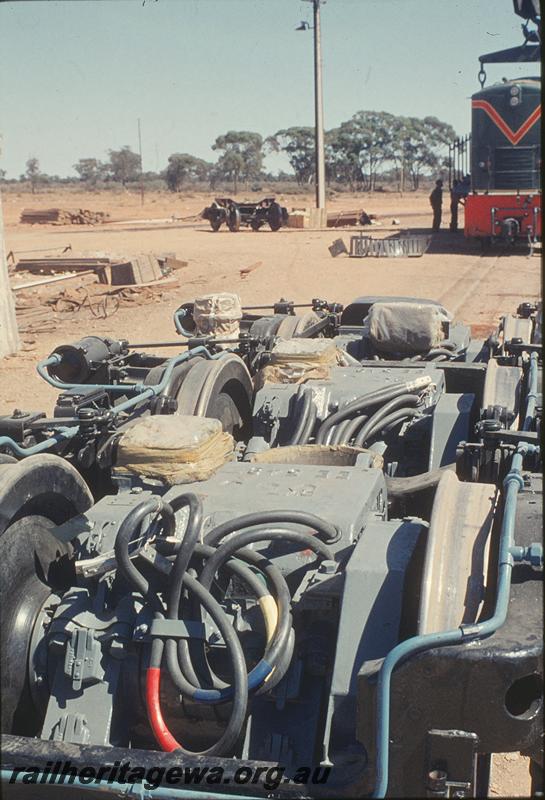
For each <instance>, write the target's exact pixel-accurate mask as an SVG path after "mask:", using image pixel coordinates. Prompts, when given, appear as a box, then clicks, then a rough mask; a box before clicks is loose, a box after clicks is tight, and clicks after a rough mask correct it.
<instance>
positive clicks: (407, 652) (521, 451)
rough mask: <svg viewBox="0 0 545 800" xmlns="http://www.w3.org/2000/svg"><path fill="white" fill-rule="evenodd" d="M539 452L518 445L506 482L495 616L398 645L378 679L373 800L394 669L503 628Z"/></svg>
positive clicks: (379, 789)
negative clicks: (528, 481) (531, 463)
mask: <svg viewBox="0 0 545 800" xmlns="http://www.w3.org/2000/svg"><path fill="white" fill-rule="evenodd" d="M538 451H539V448H537V447H534V446H532V445H527V444H519V445H518V447H517V451H516V453H515V454H514V455H513V459H512V461H511V470H510V471H509V474H508V475H507V477H506V478H505V481H504V484H503V486H504V505H503V519H502V524H501V530H500V540H499V557H498V578H497V590H496V605H495V609H494V614H493V616H492V617H490V618H489V619H487V620H485V621H484V622H477V623H474V624H462V625H460V626H459V627H458V628H455V629H454V630H450V631H443V632H440V633H427V634H423V635H421V636H413V637H412V638H411V639H406V640H405V641H403V642H400V643H399V644H397V645H396V646H395V647H394V648H393V649H392V650H390V652H389V653H388V655H387V656H386V658H385V659H384V661H383V662H382V666H381V668H380V671H379V675H378V685H377V729H376V748H377V757H376V765H377V766H376V781H375V788H374V791H373V794H372V795H371V796H372V797H385V796H386V792H387V790H388V770H389V747H390V685H391V678H392V673H393V671H394V669H395V668H396V667H397V666H398V664H399V663H400V662H401V661H404V660H405V659H407V658H408V657H409V656H412V655H414V654H415V653H419V652H422V651H423V650H431V649H432V648H435V647H445V646H447V645H452V644H460V643H462V642H469V641H475V640H479V639H484V638H485V637H486V636H491V635H492V634H494V633H495V632H496V631H497V630H498V628H500V627H501V626H502V625H503V624H504V622H505V620H506V618H507V612H508V610H509V593H510V587H511V572H512V569H513V561H514V559H513V556H512V554H511V552H510V551H511V548H512V547H513V546H514V533H515V514H516V510H517V495H518V492H519V491H521V490H522V489H523V488H524V480H523V478H522V475H521V471H522V462H523V458H524V455H526V453H535V452H538Z"/></svg>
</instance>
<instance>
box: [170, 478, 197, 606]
mask: <svg viewBox="0 0 545 800" xmlns="http://www.w3.org/2000/svg"><path fill="white" fill-rule="evenodd" d="M185 506H189V516H188V520H187V527H186V529H185V533H184V538H183V540H182V543H181V545H180V548H179V549H178V552H177V554H176V558H175V560H174V564H173V566H172V569H171V571H170V574H169V576H168V594H167V616H168V619H178V611H179V608H180V597H181V594H182V582H183V577H184V575H185V573H186V572H187V568H188V566H189V562H190V561H191V556H192V555H193V550H194V549H195V545H196V544H197V542H198V539H199V534H200V532H201V526H202V503H201V501H200V499H199V498H198V497H197V495H196V494H194V493H193V492H187V493H184V494H180V495H178V496H177V497H174V498H173V499H172V500H171V501H170V507H171V508H172V510H173V511H174V512H176V511H178V510H179V509H180V508H184V507H185Z"/></svg>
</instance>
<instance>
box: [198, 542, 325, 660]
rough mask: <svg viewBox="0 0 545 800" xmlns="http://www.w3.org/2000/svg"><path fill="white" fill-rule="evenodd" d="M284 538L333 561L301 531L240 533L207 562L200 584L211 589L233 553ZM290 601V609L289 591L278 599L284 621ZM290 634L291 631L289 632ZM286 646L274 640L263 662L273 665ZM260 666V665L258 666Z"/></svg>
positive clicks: (323, 548) (225, 543)
mask: <svg viewBox="0 0 545 800" xmlns="http://www.w3.org/2000/svg"><path fill="white" fill-rule="evenodd" d="M280 537H281V538H282V540H283V541H285V540H286V539H287V540H290V541H293V542H296V543H298V544H301V545H304V546H305V547H306V548H309V549H311V550H313V551H314V552H315V553H316V555H317V556H319V557H320V556H321V557H322V559H326V560H328V561H333V554H332V552H331V551H330V550H329V548H328V547H326V546H325V545H324V544H323V542H321V541H320V540H319V539H317V538H316V537H315V536H311V535H310V534H308V533H301V532H299V531H290V532H282V533H277V534H275V533H273V532H271V531H263V532H255V533H254V532H252V531H250V532H248V533H239V534H237V536H234V537H232V538H231V539H229V541H227V542H224V544H222V545H221V546H220V547H218V549H217V550H216V552H215V554H214V555H213V556H212V557H211V558H210V559H209V560H208V561H207V563H206V565H205V567H204V569H203V571H202V573H201V575H200V578H199V580H200V582H201V583H202V585H203V586H205V587H206V588H209V587H210V586H211V584H212V581H213V579H214V575H215V574H216V572H217V571H218V570H219V568H220V567H221V565H222V563H223V562H224V561H225V560H226V559H228V558H229V557H230V556H231V555H232V553H234V552H235V551H237V550H239V549H240V548H242V547H244V546H246V545H248V544H254V543H256V542H263V541H270V540H271V539H276V538H280ZM286 599H287V600H288V607H289V602H290V600H291V598H290V596H289V591H288V594H287V598H285V597H283V596H280V597H278V598H277V600H278V614H279V617H280V618H281V619H282V618H283V616H284V602H285V600H286ZM288 633H289V631H288ZM283 644H284V642H283V641H281V638H280V636H279V637H278V638H277V637H276V636H275V638H274V639H273V641H272V642H271V644H270V646H269V647H268V648H267V650H266V651H265V656H264V658H263V661H266V662H267V663H269V664H270V663H272V662H273V661H274V659H276V658H277V656H278V654H279V652H280V649H281V647H282V645H283ZM258 666H259V665H258ZM256 670H257V667H255V668H254V670H252V672H254V671H256Z"/></svg>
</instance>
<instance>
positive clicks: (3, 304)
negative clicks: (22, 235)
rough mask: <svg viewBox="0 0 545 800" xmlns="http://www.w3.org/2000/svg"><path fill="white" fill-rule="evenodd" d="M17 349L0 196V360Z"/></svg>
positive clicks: (16, 333)
mask: <svg viewBox="0 0 545 800" xmlns="http://www.w3.org/2000/svg"><path fill="white" fill-rule="evenodd" d="M18 349H19V331H18V330H17V320H16V319H15V303H14V301H13V293H12V291H11V287H10V284H9V277H8V263H7V261H6V248H5V247H4V216H3V214H2V195H0V358H3V357H4V356H10V355H12V354H13V353H16V352H17V350H18Z"/></svg>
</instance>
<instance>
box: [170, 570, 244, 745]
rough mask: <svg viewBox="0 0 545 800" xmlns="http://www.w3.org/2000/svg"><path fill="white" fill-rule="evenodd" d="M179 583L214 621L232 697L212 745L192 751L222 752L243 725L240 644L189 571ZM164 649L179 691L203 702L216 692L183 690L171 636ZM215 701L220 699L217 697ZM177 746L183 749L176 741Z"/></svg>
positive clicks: (231, 743) (208, 700) (217, 607)
mask: <svg viewBox="0 0 545 800" xmlns="http://www.w3.org/2000/svg"><path fill="white" fill-rule="evenodd" d="M183 584H184V586H185V587H186V588H187V589H188V590H189V592H190V593H191V594H194V595H196V597H197V599H198V601H199V603H200V604H201V605H202V606H203V608H204V609H205V610H206V611H207V613H208V614H209V615H210V617H211V618H212V620H213V621H214V623H215V625H216V627H217V628H218V630H219V632H220V633H221V635H222V637H223V640H224V642H225V646H226V648H227V652H228V654H229V656H230V660H231V664H232V667H233V690H232V692H231V695H230V697H229V698H228V699H231V698H232V700H233V705H232V708H231V715H230V717H229V721H228V723H227V726H226V728H225V730H224V732H223V734H222V735H221V737H220V739H219V740H218V741H217V742H216V743H215V744H214V745H212V747H209V748H208V749H206V750H204V751H202V752H200V753H197V754H196V755H200V756H213V755H223V754H226V753H229V754H231V753H232V751H233V748H234V747H235V745H236V743H237V741H238V738H239V736H240V732H241V730H242V726H243V725H244V720H245V718H246V709H247V706H248V676H247V674H246V663H245V660H244V654H243V652H242V647H241V645H240V642H239V639H238V636H237V635H236V633H235V631H234V629H233V627H232V625H231V620H230V619H229V617H228V616H227V614H226V613H225V612H224V610H223V609H222V607H221V606H220V604H219V603H218V602H217V600H215V598H214V597H213V596H212V595H211V593H210V592H209V591H208V590H207V589H205V588H204V586H202V585H201V584H200V583H199V581H198V580H197V579H196V578H194V577H193V576H192V575H189V574H188V573H187V572H186V573H185V575H184V577H183ZM165 650H166V662H167V666H168V670H169V673H170V676H171V678H172V679H173V681H174V683H175V685H176V687H177V688H178V689H179V690H180V692H182V694H187V696H189V697H191V699H193V700H195V701H197V702H205V703H206V702H210V697H209V696H210V695H214V696H217V695H218V694H219V693H218V692H217V690H215V689H212V690H206V689H199V688H196V687H191V689H192V690H191V691H190V692H187V691H186V689H187V682H186V680H185V678H184V676H183V675H182V673H181V671H180V668H179V665H178V657H177V651H176V642H175V640H174V639H168V640H167V642H166V645H165ZM159 672H160V670H159ZM180 679H181V680H180ZM216 701H217V702H222V700H220V699H218V700H216ZM179 749H182V750H183V748H182V747H181V746H180V745H179ZM184 752H188V751H184Z"/></svg>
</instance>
